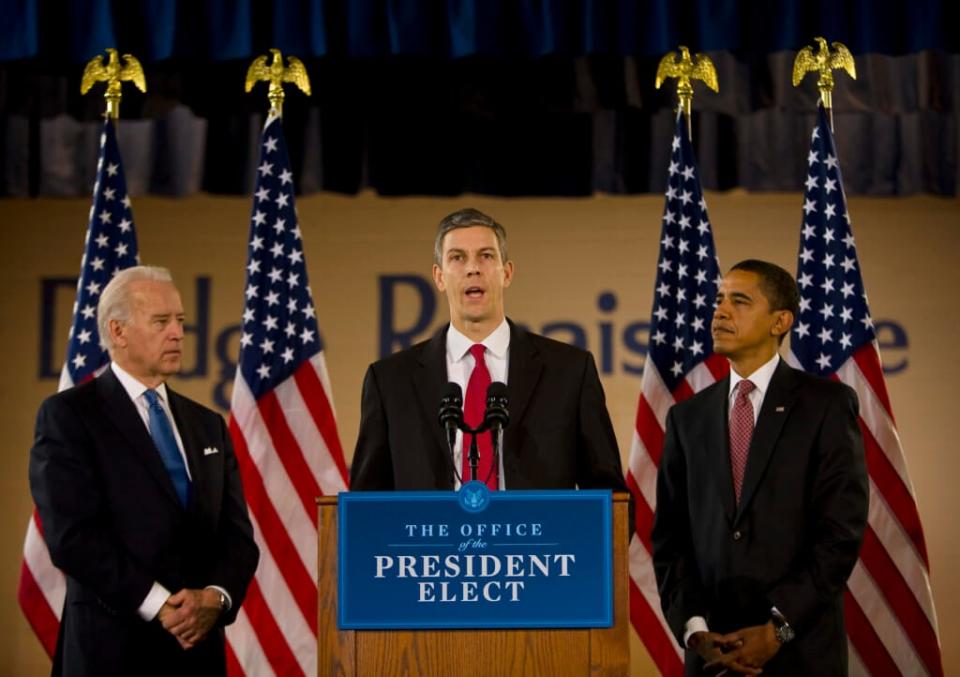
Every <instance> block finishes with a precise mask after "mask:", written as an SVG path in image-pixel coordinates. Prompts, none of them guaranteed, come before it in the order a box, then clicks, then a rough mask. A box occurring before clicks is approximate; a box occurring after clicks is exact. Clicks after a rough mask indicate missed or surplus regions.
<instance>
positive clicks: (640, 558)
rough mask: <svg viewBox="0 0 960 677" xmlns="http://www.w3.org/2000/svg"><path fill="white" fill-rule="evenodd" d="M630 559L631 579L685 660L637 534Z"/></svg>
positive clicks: (645, 551) (634, 536)
mask: <svg viewBox="0 0 960 677" xmlns="http://www.w3.org/2000/svg"><path fill="white" fill-rule="evenodd" d="M629 557H630V578H632V579H633V582H634V583H635V584H636V586H637V589H638V590H640V594H642V595H643V598H644V600H646V602H647V606H649V607H650V609H651V611H653V615H654V616H656V618H657V621H658V622H659V623H660V627H662V628H663V632H664V633H665V634H666V636H667V638H668V640H669V641H670V645H671V646H672V647H673V650H674V651H675V652H676V653H677V656H678V657H679V658H680V660H683V652H682V651H681V649H680V645H679V644H678V643H677V641H676V639H675V638H674V636H673V631H672V630H671V629H670V626H669V625H667V621H666V619H665V618H664V617H663V611H662V610H661V609H660V593H659V592H658V590H657V579H656V576H655V575H654V573H653V560H652V559H651V557H650V553H648V552H647V549H646V547H645V546H644V545H643V542H642V541H641V540H640V538H639V537H638V536H637V535H636V534H634V535H633V536H632V537H631V539H630V553H629Z"/></svg>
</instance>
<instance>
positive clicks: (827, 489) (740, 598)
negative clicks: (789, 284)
mask: <svg viewBox="0 0 960 677" xmlns="http://www.w3.org/2000/svg"><path fill="white" fill-rule="evenodd" d="M729 390H730V379H729V377H728V378H725V379H723V380H722V381H719V382H718V383H715V384H714V385H712V386H711V387H709V388H707V389H705V390H703V391H702V392H701V393H699V394H697V395H695V396H694V397H692V398H690V399H689V400H687V401H685V402H683V403H681V404H677V405H675V406H674V407H673V408H672V409H671V410H670V413H669V415H668V416H667V429H666V439H665V442H664V449H663V456H662V458H661V461H660V469H659V473H658V476H657V510H656V515H655V518H654V526H653V534H652V540H653V561H654V569H655V572H656V576H657V582H658V584H659V587H660V601H661V605H662V607H663V612H664V615H665V617H666V619H667V622H668V623H669V625H670V627H671V629H672V630H673V632H674V634H675V635H676V637H677V640H678V641H679V642H680V643H681V644H682V642H683V634H684V626H685V623H686V621H687V620H688V619H689V618H691V617H692V616H703V617H705V618H706V619H707V623H708V625H709V627H710V630H711V631H714V632H721V633H725V632H730V631H733V630H736V629H739V628H743V627H747V626H751V625H761V624H763V623H766V622H767V621H768V620H770V608H771V607H772V606H776V607H777V609H778V610H779V611H780V612H781V613H782V614H783V615H784V616H785V617H786V619H787V621H788V622H789V623H790V625H791V626H792V627H793V628H794V631H795V632H796V639H795V640H794V641H792V642H789V643H787V644H784V645H783V646H782V647H781V649H780V651H779V652H778V653H777V655H776V656H775V657H774V658H773V660H771V661H770V662H769V663H768V664H767V665H765V666H764V668H763V672H764V674H765V675H767V674H773V675H845V674H847V642H846V637H845V631H844V624H843V596H842V593H843V587H844V584H845V583H846V580H847V577H848V576H849V575H850V572H851V571H852V570H853V566H854V564H855V562H856V559H857V554H858V552H859V549H860V543H861V540H862V538H863V531H864V527H865V525H866V520H867V501H868V485H867V474H866V465H865V461H864V452H863V441H862V438H861V436H860V428H859V426H858V423H857V411H858V403H857V397H856V394H855V393H854V392H853V390H851V389H850V388H848V387H847V386H845V385H842V384H840V383H836V382H833V381H828V380H826V379H821V378H818V377H816V376H812V375H810V374H806V373H804V372H801V371H797V370H795V369H792V368H791V367H789V366H787V364H786V363H785V362H784V361H783V360H781V361H780V363H779V365H778V366H777V369H776V371H775V372H774V375H773V378H772V379H771V381H770V386H769V388H768V390H767V393H766V395H765V397H764V399H763V405H762V406H761V409H760V415H759V418H758V420H757V425H756V428H755V430H754V433H753V438H752V440H751V444H750V452H749V457H748V460H747V466H746V470H745V474H744V482H743V488H742V492H741V500H740V504H739V505H736V504H735V498H734V491H733V480H732V471H731V467H730V453H729V443H728V437H729V434H728V413H727V410H728V395H729ZM686 659H687V660H686V664H687V674H700V665H701V664H700V662H699V659H698V657H697V656H696V654H694V653H692V652H690V651H688V652H687V655H686Z"/></svg>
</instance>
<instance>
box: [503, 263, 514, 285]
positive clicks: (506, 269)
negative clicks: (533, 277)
mask: <svg viewBox="0 0 960 677" xmlns="http://www.w3.org/2000/svg"><path fill="white" fill-rule="evenodd" d="M512 279H513V261H507V262H506V263H504V264H503V286H504V287H509V286H510V281H511V280H512Z"/></svg>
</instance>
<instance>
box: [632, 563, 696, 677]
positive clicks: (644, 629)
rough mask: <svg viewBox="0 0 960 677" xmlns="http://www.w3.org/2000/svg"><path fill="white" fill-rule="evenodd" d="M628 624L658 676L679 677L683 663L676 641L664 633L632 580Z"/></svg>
mask: <svg viewBox="0 0 960 677" xmlns="http://www.w3.org/2000/svg"><path fill="white" fill-rule="evenodd" d="M630 622H631V623H632V624H633V627H634V629H636V631H637V634H638V635H639V636H640V641H642V642H643V645H644V646H645V647H647V652H648V653H649V654H650V658H651V659H652V660H653V662H654V664H655V665H656V666H657V668H658V669H659V670H660V674H661V675H664V676H665V677H674V676H676V677H681V676H682V675H683V661H682V660H681V659H680V657H679V656H678V655H677V651H676V649H675V648H674V643H675V642H676V640H675V639H674V638H673V636H672V635H668V634H667V633H666V632H665V631H664V629H663V626H662V625H661V624H660V621H659V620H658V619H657V617H656V616H655V615H654V613H653V610H652V609H651V608H650V605H649V604H647V600H646V598H645V597H644V596H643V594H642V593H641V592H640V589H639V588H638V587H637V584H636V583H634V582H633V579H632V578H631V579H630Z"/></svg>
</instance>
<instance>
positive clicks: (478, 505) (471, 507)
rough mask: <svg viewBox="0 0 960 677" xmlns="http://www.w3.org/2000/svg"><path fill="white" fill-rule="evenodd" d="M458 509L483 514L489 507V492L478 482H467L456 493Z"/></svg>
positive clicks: (485, 486) (484, 485)
mask: <svg viewBox="0 0 960 677" xmlns="http://www.w3.org/2000/svg"><path fill="white" fill-rule="evenodd" d="M457 498H458V499H459V501H460V507H461V508H463V509H464V510H466V511H467V512H472V513H477V512H483V511H484V510H486V509H487V506H488V505H490V490H489V489H488V488H487V485H486V484H484V483H483V482H480V481H478V480H472V481H470V482H467V483H466V484H464V485H463V486H462V487H460V491H459V492H457Z"/></svg>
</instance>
